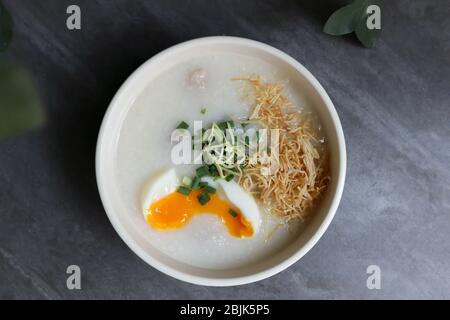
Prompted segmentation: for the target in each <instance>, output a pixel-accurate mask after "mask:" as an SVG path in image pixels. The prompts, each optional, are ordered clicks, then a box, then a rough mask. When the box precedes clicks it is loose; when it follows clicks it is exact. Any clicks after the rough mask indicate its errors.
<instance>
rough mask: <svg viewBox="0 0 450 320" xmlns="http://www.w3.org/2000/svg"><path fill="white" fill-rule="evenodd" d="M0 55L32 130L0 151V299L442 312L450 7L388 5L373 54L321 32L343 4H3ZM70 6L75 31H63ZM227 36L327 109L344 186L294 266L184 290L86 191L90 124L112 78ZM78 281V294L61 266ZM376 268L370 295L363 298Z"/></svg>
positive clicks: (449, 156) (449, 246)
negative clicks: (184, 45) (6, 39)
mask: <svg viewBox="0 0 450 320" xmlns="http://www.w3.org/2000/svg"><path fill="white" fill-rule="evenodd" d="M4 2H5V5H6V6H7V7H8V8H9V9H10V11H11V13H12V15H13V16H14V20H15V22H16V29H15V36H14V42H13V44H12V46H11V47H10V48H9V50H8V53H7V55H8V56H9V57H10V58H12V59H15V60H16V61H18V62H19V63H21V64H22V65H24V66H25V67H27V68H28V69H29V70H30V71H31V72H32V74H33V76H34V78H35V80H36V82H37V85H38V87H39V89H40V93H41V96H42V99H43V101H44V104H45V107H46V113H47V124H46V126H45V127H44V128H42V129H40V130H38V131H36V132H33V133H29V134H26V135H22V136H20V137H16V138H14V139H9V140H7V141H4V142H1V143H0V219H1V222H0V298H31V299H40V298H44V299H47V298H48V299H61V298H69V299H80V298H145V299H153V298H159V299H173V298H178V299H182V298H186V299H191V298H192V299H194V298H195V299H210V298H219V299H241V298H253V299H262V298H266V299H278V298H288V299H297V298H299V299H329V298H331V299H340V298H358V299H360V298H362V299H371V298H374V299H380V298H400V299H403V298H418V299H422V298H434V299H437V298H450V187H449V181H450V19H449V16H450V5H449V2H448V1H446V0H441V1H425V0H422V1H406V0H403V1H386V3H387V6H386V8H385V10H384V11H383V28H384V29H383V32H382V35H381V38H380V39H379V41H378V42H377V44H376V46H375V48H373V49H370V50H368V49H364V48H362V47H361V46H360V45H359V43H358V42H357V41H356V40H355V38H354V36H347V37H331V36H327V35H325V34H324V33H323V32H322V31H321V29H322V26H323V24H324V22H325V21H326V19H327V17H328V16H329V15H330V14H331V12H333V11H334V10H335V9H336V8H338V7H339V6H340V5H341V4H342V3H343V2H345V1H301V0H293V1H284V0H279V1H276V0H274V1H174V0H172V1H156V0H155V1H137V0H134V1H126V0H108V1H106V0H103V1H87V0H83V1H82V0H70V1H67V0H62V1H60V0H58V1H57V0H48V1H44V0H41V1H25V0H14V1H13V0H5V1H4ZM69 4H78V5H79V6H80V7H81V10H82V30H81V31H69V30H67V28H66V25H65V23H66V17H67V15H66V14H65V11H66V8H67V6H68V5H69ZM208 35H234V36H242V37H247V38H252V39H255V40H259V41H263V42H266V43H268V44H271V45H273V46H275V47H277V48H280V49H281V50H284V51H285V52H287V53H288V54H290V55H292V56H293V57H295V58H296V59H298V60H299V61H300V62H301V63H303V64H304V65H305V66H306V67H307V68H308V69H309V70H310V71H311V72H312V73H313V74H314V75H315V76H316V77H317V78H318V79H319V81H320V82H321V83H322V84H323V86H324V87H325V89H326V90H327V91H328V93H329V95H330V96H331V98H332V100H333V101H334V103H335V106H336V108H337V111H338V113H339V116H340V118H341V121H342V125H343V128H344V133H345V136H346V141H347V148H348V149H347V151H348V175H347V181H346V186H345V191H344V195H343V199H342V202H341V205H340V207H339V210H338V212H337V215H336V217H335V219H334V221H333V223H332V224H331V226H330V228H329V230H328V231H327V232H326V234H325V235H324V237H323V238H322V239H321V241H320V242H319V243H318V244H317V246H315V247H314V248H313V249H312V250H311V251H310V252H309V253H308V254H307V255H306V256H305V257H304V258H303V259H302V260H301V261H300V262H298V263H296V264H295V265H294V266H292V267H291V268H289V269H288V270H286V271H284V272H282V273H280V274H278V275H276V276H274V277H272V278H270V279H267V280H264V281H261V282H258V283H255V284H250V285H246V286H240V287H233V288H208V287H200V286H195V285H190V284H186V283H182V282H180V281H178V280H175V279H172V278H170V277H168V276H165V275H163V274H162V273H160V272H158V271H156V270H155V269H153V268H151V267H150V266H148V265H146V264H145V263H144V262H143V261H141V260H140V259H139V258H138V257H137V256H136V255H134V254H133V252H131V250H129V249H128V247H127V246H126V245H125V244H124V243H123V242H122V240H121V239H120V238H119V236H118V235H117V234H116V233H115V231H114V230H113V228H112V226H111V224H110V223H109V221H108V219H107V217H106V215H105V213H104V210H103V208H102V205H101V203H100V200H99V196H98V193H97V188H96V182H95V176H94V149H95V144H96V138H97V133H98V129H99V125H100V121H101V119H102V116H103V114H104V112H105V109H106V107H107V106H108V103H109V101H110V99H111V98H112V96H113V95H114V93H115V91H116V90H117V89H118V87H119V86H120V84H121V83H122V82H123V81H124V80H125V78H126V77H127V76H128V75H129V74H130V73H131V72H132V71H133V70H135V69H136V68H137V67H138V66H139V65H140V64H141V63H143V62H144V61H145V60H147V59H148V58H149V57H151V56H152V55H154V54H156V53H157V52H159V51H161V50H162V49H165V48H167V47H169V46H171V45H173V44H176V43H179V42H182V41H185V40H188V39H192V38H196V37H201V36H208ZM69 264H77V265H79V266H80V267H81V268H82V290H79V291H69V290H68V289H67V288H66V277H67V275H66V273H65V270H66V267H67V266H68V265H69ZM371 264H376V265H379V266H380V268H381V271H382V281H381V286H382V287H381V289H380V290H368V289H367V288H366V279H367V274H366V268H367V266H368V265H371Z"/></svg>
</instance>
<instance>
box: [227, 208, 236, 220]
mask: <svg viewBox="0 0 450 320" xmlns="http://www.w3.org/2000/svg"><path fill="white" fill-rule="evenodd" d="M228 213H229V214H231V215H232V216H233V217H234V218H236V217H237V215H238V213H237V212H236V211H234V210H233V209H230V210H228Z"/></svg>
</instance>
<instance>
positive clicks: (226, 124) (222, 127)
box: [217, 120, 234, 130]
mask: <svg viewBox="0 0 450 320" xmlns="http://www.w3.org/2000/svg"><path fill="white" fill-rule="evenodd" d="M217 126H218V127H219V129H220V130H226V129H228V127H230V128H233V127H234V121H232V120H230V121H223V122H219V123H218V124H217Z"/></svg>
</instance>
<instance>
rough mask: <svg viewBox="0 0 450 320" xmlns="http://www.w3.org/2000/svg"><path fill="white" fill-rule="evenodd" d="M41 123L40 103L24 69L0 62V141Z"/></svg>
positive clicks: (42, 120) (42, 116) (42, 115)
mask: <svg viewBox="0 0 450 320" xmlns="http://www.w3.org/2000/svg"><path fill="white" fill-rule="evenodd" d="M43 122H44V114H43V111H42V107H41V104H40V100H39V97H38V94H37V91H36V89H35V86H34V84H33V81H32V80H31V78H30V76H29V75H28V73H27V72H25V70H23V69H22V68H19V67H17V66H15V65H13V64H11V63H9V62H7V61H4V60H0V139H2V138H5V137H8V136H12V135H15V134H18V133H21V132H23V131H26V130H29V129H32V128H35V127H37V126H39V125H41V124H42V123H43Z"/></svg>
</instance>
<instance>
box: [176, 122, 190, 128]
mask: <svg viewBox="0 0 450 320" xmlns="http://www.w3.org/2000/svg"><path fill="white" fill-rule="evenodd" d="M187 128H189V125H188V124H187V123H186V122H184V121H181V122H180V124H179V125H178V126H177V129H187Z"/></svg>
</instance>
